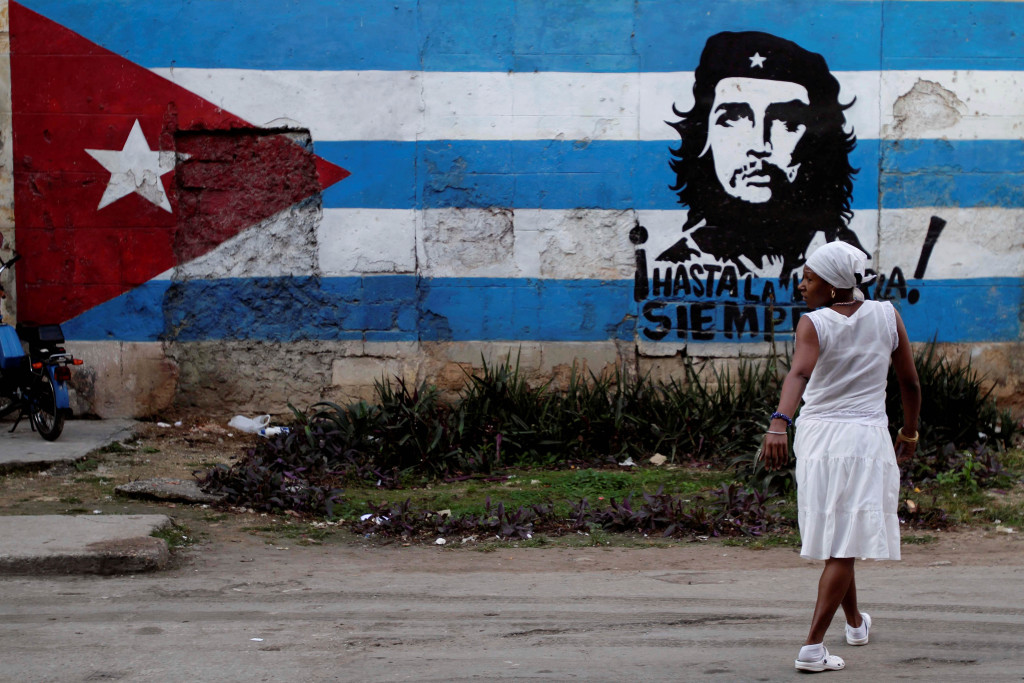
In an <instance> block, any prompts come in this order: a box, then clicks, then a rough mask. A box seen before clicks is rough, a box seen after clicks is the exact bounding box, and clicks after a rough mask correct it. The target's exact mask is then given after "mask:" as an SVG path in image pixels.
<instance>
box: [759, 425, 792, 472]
mask: <svg viewBox="0 0 1024 683" xmlns="http://www.w3.org/2000/svg"><path fill="white" fill-rule="evenodd" d="M761 459H762V460H764V466H765V468H766V469H767V470H768V471H769V472H774V471H775V470H779V469H782V468H783V467H785V466H786V463H788V462H789V436H788V435H786V434H765V435H764V441H763V442H762V443H761Z"/></svg>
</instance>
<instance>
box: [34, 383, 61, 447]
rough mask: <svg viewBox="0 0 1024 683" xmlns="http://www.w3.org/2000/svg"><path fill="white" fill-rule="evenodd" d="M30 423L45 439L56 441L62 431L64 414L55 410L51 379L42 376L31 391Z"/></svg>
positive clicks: (55, 399) (55, 395)
mask: <svg viewBox="0 0 1024 683" xmlns="http://www.w3.org/2000/svg"><path fill="white" fill-rule="evenodd" d="M31 401H32V424H34V425H35V427H36V431H38V432H39V436H41V437H43V438H44V439H46V440H47V441H56V440H57V438H58V437H60V433H61V432H62V431H64V416H63V415H62V414H61V413H60V411H58V410H57V394H56V393H55V392H54V390H53V380H52V379H50V378H49V377H43V378H42V379H41V380H40V381H39V382H38V383H37V384H36V390H35V391H34V392H33V396H32V398H31Z"/></svg>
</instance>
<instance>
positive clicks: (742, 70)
mask: <svg viewBox="0 0 1024 683" xmlns="http://www.w3.org/2000/svg"><path fill="white" fill-rule="evenodd" d="M694 76H695V81H694V84H693V97H694V100H695V101H697V102H698V103H701V104H703V105H705V106H711V102H712V101H713V100H714V97H715V86H716V85H717V84H718V82H719V81H721V80H722V79H724V78H736V77H742V78H760V79H765V80H772V81H791V82H793V83H799V84H800V85H802V86H804V87H805V88H807V93H808V95H809V96H810V101H811V104H812V105H814V104H818V103H830V102H835V101H836V100H837V99H838V98H839V82H838V81H837V80H836V79H835V78H834V77H833V76H832V74H831V73H830V72H829V70H828V64H826V63H825V58H824V57H822V56H821V55H819V54H817V53H815V52H810V51H808V50H805V49H803V48H802V47H800V46H799V45H797V44H796V43H794V42H792V41H789V40H786V39H784V38H779V37H777V36H773V35H771V34H769V33H761V32H759V31H744V32H741V33H732V32H728V31H726V32H723V33H716V34H715V35H713V36H711V37H710V38H708V42H707V43H706V44H705V45H704V51H703V52H702V53H701V55H700V64H699V65H698V66H697V70H696V71H695V72H694Z"/></svg>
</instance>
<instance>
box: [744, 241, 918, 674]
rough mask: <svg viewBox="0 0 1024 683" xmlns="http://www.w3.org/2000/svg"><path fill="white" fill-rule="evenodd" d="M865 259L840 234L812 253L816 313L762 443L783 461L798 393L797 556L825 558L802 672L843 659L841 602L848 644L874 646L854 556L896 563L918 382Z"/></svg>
mask: <svg viewBox="0 0 1024 683" xmlns="http://www.w3.org/2000/svg"><path fill="white" fill-rule="evenodd" d="M865 263H866V258H865V254H864V253H863V252H861V251H860V250H859V249H857V248H855V247H853V246H851V245H849V244H847V243H845V242H830V243H828V244H826V245H825V246H823V247H821V248H819V249H817V250H816V251H815V252H813V253H812V254H811V256H810V257H809V258H808V259H807V264H806V266H805V267H804V277H803V281H802V282H801V283H800V286H799V290H800V293H801V294H802V295H803V298H804V301H805V302H806V303H807V306H808V307H809V308H811V309H812V311H811V312H810V313H808V314H806V315H804V316H802V317H801V318H800V322H799V323H798V324H797V328H796V347H795V349H794V351H793V363H792V366H791V368H790V370H789V373H788V374H787V375H786V379H785V380H784V381H783V384H782V395H781V398H780V399H779V406H778V409H777V410H776V412H775V413H773V414H772V417H771V423H770V425H769V427H768V432H767V434H765V438H764V445H763V447H762V453H763V457H764V460H765V465H766V467H767V468H768V469H769V470H776V469H779V468H781V467H784V466H785V465H786V463H787V462H788V460H789V453H788V445H787V443H788V441H787V429H788V428H789V427H792V424H793V421H792V419H790V417H789V416H790V415H793V413H794V412H796V409H797V406H798V405H799V403H800V399H801V398H803V401H804V405H803V409H802V411H801V414H800V424H799V429H797V430H796V434H795V436H794V439H793V451H794V452H795V454H796V480H797V506H798V517H799V524H800V536H801V539H802V547H801V550H800V555H801V556H802V557H806V558H809V559H819V560H825V568H824V570H823V571H822V573H821V579H820V580H819V581H818V598H817V602H816V603H815V605H814V613H813V616H812V618H811V628H810V631H809V632H808V634H807V640H806V642H805V643H804V646H803V647H802V648H800V653H799V654H798V655H797V659H796V663H795V664H796V668H797V669H798V670H800V671H829V670H832V671H834V670H838V669H842V668H844V667H845V666H846V664H845V662H843V660H842V658H841V657H837V656H835V655H832V654H829V652H828V650H827V649H825V643H824V640H825V631H826V630H827V629H828V626H829V624H831V622H832V617H833V616H834V615H835V613H836V610H837V609H838V608H839V607H840V606H842V608H843V613H844V614H845V615H846V642H847V643H848V644H850V645H867V643H868V638H869V632H870V629H871V617H869V616H868V615H867V614H865V613H863V612H861V611H860V609H859V607H858V605H857V586H856V582H855V580H854V567H853V565H854V561H855V559H856V558H858V557H862V558H872V559H878V560H898V559H900V538H899V519H898V518H897V517H896V507H897V504H898V498H899V486H900V474H899V467H898V465H897V458H899V459H900V460H901V461H902V460H903V459H905V458H909V457H911V456H912V455H913V454H914V450H915V449H916V447H917V418H918V413H919V412H920V407H921V388H920V384H919V382H918V378H917V370H916V368H915V367H914V357H913V353H912V352H911V349H910V342H909V340H908V339H907V331H906V329H905V328H904V327H903V321H902V320H901V319H900V316H899V314H898V313H897V312H896V310H895V309H894V308H893V306H892V304H890V303H889V302H877V301H864V300H863V298H862V296H860V291H859V290H858V289H857V285H858V284H860V283H861V280H862V279H863V276H864V266H865ZM890 360H891V361H892V364H893V367H894V368H895V370H896V376H897V378H898V380H899V385H900V396H901V398H902V401H903V426H902V427H901V428H900V430H899V432H898V434H897V437H896V444H895V448H894V447H893V444H892V442H891V440H890V437H889V430H888V426H889V421H888V418H887V417H886V414H885V388H886V378H887V375H888V371H889V362H890Z"/></svg>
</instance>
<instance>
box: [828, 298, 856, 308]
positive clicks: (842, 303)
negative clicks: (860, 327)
mask: <svg viewBox="0 0 1024 683" xmlns="http://www.w3.org/2000/svg"><path fill="white" fill-rule="evenodd" d="M859 303H860V302H859V301H857V300H856V299H854V300H853V301H836V302H835V303H833V304H829V305H830V306H853V305H854V304H859Z"/></svg>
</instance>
